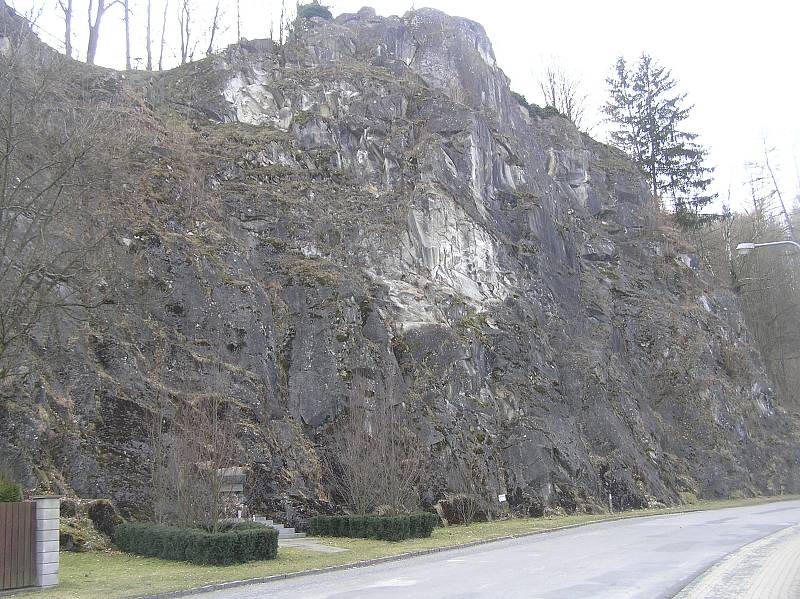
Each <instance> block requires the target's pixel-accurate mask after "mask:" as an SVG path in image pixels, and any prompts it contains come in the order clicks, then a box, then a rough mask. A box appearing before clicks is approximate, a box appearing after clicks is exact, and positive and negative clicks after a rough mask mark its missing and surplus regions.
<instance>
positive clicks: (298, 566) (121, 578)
mask: <svg viewBox="0 0 800 599" xmlns="http://www.w3.org/2000/svg"><path fill="white" fill-rule="evenodd" d="M798 498H800V497H798V496H781V497H775V498H757V499H737V500H726V501H700V502H697V503H695V504H693V505H691V506H688V507H687V506H681V507H675V508H664V509H655V510H637V511H632V512H625V513H623V514H615V515H614V516H609V515H604V514H601V515H577V516H563V517H557V518H524V519H512V520H501V521H496V522H486V523H476V524H471V525H469V526H450V527H448V528H437V529H436V530H434V532H433V535H432V536H431V537H430V538H428V539H410V540H407V541H401V542H399V543H390V542H384V541H373V540H368V539H340V538H336V539H324V540H323V541H322V542H324V543H327V544H330V545H335V546H337V547H342V548H345V549H348V550H349V551H346V552H341V553H317V552H312V551H309V550H306V549H299V548H281V549H280V550H279V551H278V558H277V559H275V560H270V561H266V562H251V563H248V564H242V565H237V566H224V567H222V566H194V565H191V564H187V563H183V562H170V561H164V560H159V559H152V558H143V557H137V556H132V555H128V554H124V553H117V552H86V553H62V554H61V584H60V585H59V586H58V587H56V588H54V589H52V590H49V591H43V592H41V591H37V592H26V593H22V594H18V595H15V597H19V598H23V597H25V598H27V597H30V598H32V599H33V598H36V599H49V598H53V599H56V598H57V599H89V598H97V597H103V598H108V599H117V598H123V597H137V596H141V595H148V594H154V593H158V592H166V591H175V590H179V589H188V588H193V587H199V586H204V585H207V584H213V583H218V582H226V581H232V580H244V579H248V578H260V577H263V576H271V575H274V574H285V573H288V572H298V571H301V570H310V569H315V568H324V567H327V566H336V565H341V564H351V563H354V562H359V561H363V560H368V559H373V558H377V557H384V556H391V555H398V554H401V553H407V552H410V551H419V550H422V549H430V548H435V547H446V546H451V545H460V544H463V543H469V542H472V541H481V540H489V539H496V538H501V537H507V536H512V535H521V534H525V533H530V532H535V531H539V530H547V529H552V528H557V527H560V526H568V525H574V524H584V523H588V522H597V521H601V520H607V519H609V518H611V517H635V516H641V515H655V514H669V513H674V512H681V511H687V510H709V509H721V508H728V507H740V506H745V505H754V504H758V503H766V502H769V501H776V500H788V499H798Z"/></svg>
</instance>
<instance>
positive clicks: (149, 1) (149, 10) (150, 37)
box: [145, 0, 153, 71]
mask: <svg viewBox="0 0 800 599" xmlns="http://www.w3.org/2000/svg"><path fill="white" fill-rule="evenodd" d="M152 9H153V2H152V0H147V39H146V40H145V42H146V44H147V70H148V71H152V70H153V35H152V12H153V10H152Z"/></svg>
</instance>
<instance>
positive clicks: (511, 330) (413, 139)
mask: <svg viewBox="0 0 800 599" xmlns="http://www.w3.org/2000/svg"><path fill="white" fill-rule="evenodd" d="M253 48H256V50H257V51H256V50H254V49H253ZM153 89H154V90H156V91H157V92H158V93H160V94H163V95H166V96H168V98H169V99H171V100H174V101H176V102H178V101H180V102H183V103H185V104H190V105H192V106H193V107H194V110H195V111H196V113H197V115H200V116H197V119H198V121H199V123H198V125H197V127H198V129H199V132H198V133H197V135H196V136H195V137H194V138H193V146H192V147H193V151H192V153H193V156H192V157H191V159H192V160H193V162H192V165H193V167H194V168H195V169H199V170H200V171H201V172H202V173H203V177H204V179H205V181H206V187H207V188H208V189H210V190H212V191H211V192H210V195H209V197H208V199H207V201H208V202H209V204H211V203H212V202H213V206H214V209H213V210H211V209H209V210H208V212H206V214H209V215H213V218H215V219H216V220H213V221H212V220H209V221H208V222H206V224H205V225H201V224H199V223H198V222H197V220H191V221H189V220H184V221H181V222H182V224H181V225H176V227H174V230H173V231H172V232H171V233H169V234H166V233H165V229H164V230H161V229H158V228H155V229H147V230H144V231H142V230H139V231H135V230H133V229H134V228H133V226H132V224H131V223H123V225H124V226H129V227H130V228H131V229H132V231H131V232H130V233H129V234H127V237H126V238H129V239H131V240H132V242H131V244H130V247H129V251H130V252H131V253H132V254H133V255H134V256H135V258H136V259H135V260H133V261H132V264H133V266H132V267H131V271H130V283H131V287H130V289H129V290H128V291H126V293H130V294H131V296H132V297H133V296H135V295H137V294H148V293H149V294H153V295H154V297H155V300H154V301H153V303H152V305H151V306H150V309H149V312H148V311H145V310H144V309H143V308H142V307H141V306H142V302H138V303H137V302H136V301H130V302H118V304H117V305H118V308H117V309H116V311H114V312H109V313H107V314H104V315H102V316H93V319H94V321H93V323H92V325H91V328H92V330H93V331H94V333H93V335H92V336H87V337H86V338H84V339H82V340H81V341H80V343H79V346H80V349H79V350H78V351H75V352H72V353H66V352H64V353H61V354H59V355H58V356H56V357H54V358H53V359H52V360H50V365H49V366H47V367H44V366H43V367H42V371H41V372H42V374H41V377H40V378H41V379H43V380H46V381H47V382H48V387H47V388H48V390H47V392H46V393H45V394H44V395H40V396H37V397H39V398H40V399H37V400H34V399H33V397H34V392H33V391H32V389H33V386H34V384H36V385H38V384H40V383H39V382H35V381H34V379H35V377H29V382H28V383H26V384H23V385H21V386H20V387H19V389H18V398H19V403H20V405H22V404H24V405H28V406H33V405H38V407H37V408H36V409H35V410H34V409H33V408H31V409H25V410H21V411H20V414H18V415H17V416H15V423H14V424H13V425H11V424H9V423H10V420H8V419H6V420H4V422H5V424H3V425H2V426H3V433H4V435H7V437H6V438H8V439H12V440H13V443H17V444H19V445H20V446H22V447H25V449H26V452H27V453H26V455H28V456H29V458H28V460H27V462H25V460H23V462H25V463H26V464H29V466H28V467H29V469H31V470H30V471H31V472H32V466H30V464H32V463H40V464H48V465H49V466H50V467H51V468H52V469H53V471H58V472H59V473H60V475H63V485H64V486H65V487H66V488H72V489H74V490H76V491H78V492H80V493H82V494H87V495H90V494H94V495H99V494H103V495H112V496H115V497H116V498H117V499H120V500H126V501H129V502H137V501H138V502H143V501H145V498H146V486H145V485H143V481H145V480H146V477H147V467H146V460H147V456H148V448H147V431H146V430H145V429H146V427H145V426H144V425H143V424H142V423H144V422H146V420H147V413H148V411H149V410H150V409H151V407H152V395H153V389H154V378H160V379H161V380H162V383H164V384H166V385H167V386H168V387H169V388H171V389H172V391H173V393H174V394H175V396H176V397H180V396H183V395H186V396H190V395H191V394H192V393H196V392H201V391H202V390H204V389H208V386H209V384H211V383H209V381H213V385H215V386H216V387H215V388H218V389H219V390H220V391H221V392H223V393H225V395H226V397H228V398H229V399H231V400H234V401H235V402H236V403H237V405H239V406H240V407H241V410H242V414H243V415H244V417H245V419H244V420H243V423H242V433H241V439H240V441H241V443H242V445H243V447H244V449H245V451H246V453H247V458H248V459H249V460H253V461H256V462H258V464H259V469H260V471H261V472H262V473H263V475H264V477H265V478H266V479H268V484H267V486H266V487H265V488H266V489H267V491H266V492H267V495H268V496H269V497H271V498H272V500H271V501H273V504H274V505H278V504H279V505H284V504H285V505H286V506H290V505H291V506H296V504H297V502H298V501H300V502H301V503H302V502H304V501H306V502H308V503H309V504H311V503H313V502H316V501H320V500H321V501H324V500H327V499H329V498H330V497H329V495H328V489H327V487H326V485H325V481H324V479H323V476H322V473H321V471H320V467H319V448H320V447H321V446H324V444H325V443H326V440H327V439H328V438H329V435H330V434H331V428H332V424H333V423H334V422H335V420H336V419H337V418H338V417H339V415H340V414H341V412H342V410H343V407H344V405H345V393H346V389H347V385H348V380H349V378H350V374H351V373H352V372H353V371H354V370H356V369H358V370H359V372H362V373H366V374H367V376H368V377H369V378H371V379H372V380H374V381H375V382H376V384H385V385H399V386H400V387H401V388H403V389H404V390H405V393H404V401H406V402H407V403H408V404H409V405H410V406H412V407H413V410H414V414H415V426H416V428H417V432H418V433H419V435H420V438H421V439H423V441H424V442H425V443H426V444H427V445H428V446H429V448H430V462H431V468H430V471H431V473H432V477H431V480H430V481H429V484H428V487H429V488H428V489H427V491H426V494H425V499H426V500H427V501H429V502H430V503H433V502H435V500H436V499H437V498H439V497H441V496H442V494H443V493H444V492H445V491H446V490H448V489H453V488H458V486H459V481H458V480H457V477H458V475H456V474H454V473H456V472H463V471H465V469H466V470H469V471H472V472H474V473H475V476H476V477H477V479H478V480H479V481H480V486H481V488H482V489H484V491H485V495H486V498H487V499H488V498H491V497H496V495H497V494H498V493H505V494H507V496H508V497H509V501H510V504H511V506H512V508H513V509H514V510H516V511H518V512H524V513H529V514H541V513H544V512H545V511H546V510H548V509H551V508H560V509H565V510H568V511H573V510H593V509H600V506H603V505H606V504H607V497H608V495H609V494H611V495H612V500H613V502H614V505H615V508H626V507H639V506H645V505H648V504H650V503H653V502H656V501H660V502H664V503H674V502H676V501H678V500H679V498H680V497H681V494H695V495H708V496H722V495H730V494H735V493H739V494H753V493H767V492H773V493H774V492H782V491H790V490H797V485H798V481H799V480H800V478H798V476H797V473H798V472H797V467H798V456H797V453H796V450H793V449H792V445H791V431H792V429H791V425H790V422H789V421H788V419H787V416H786V414H785V412H783V411H782V410H781V409H780V407H779V406H780V400H779V398H774V397H773V395H772V392H771V390H770V388H769V382H768V380H767V379H766V376H765V374H764V371H763V369H762V368H761V366H760V364H759V359H758V356H757V354H756V353H755V352H754V350H753V349H752V348H751V347H750V346H749V345H748V344H747V341H746V330H745V327H744V324H743V322H742V317H741V314H740V313H739V311H738V309H737V307H736V302H735V298H733V297H732V296H731V295H730V293H729V292H728V291H725V290H723V289H719V288H717V287H715V285H714V283H713V281H711V280H710V279H708V278H707V277H706V275H705V274H704V273H703V272H701V271H700V270H698V267H697V264H696V263H695V262H693V261H691V260H688V261H686V260H682V259H681V257H680V256H679V255H677V254H676V253H675V252H674V251H673V250H672V249H671V247H672V246H673V244H675V243H680V242H679V237H680V236H679V235H678V233H677V232H675V231H674V230H672V229H671V228H670V227H669V226H668V225H666V224H663V223H661V222H660V221H659V220H658V218H657V216H656V212H655V204H654V202H653V200H652V198H651V197H650V196H649V194H648V191H647V185H646V183H645V182H644V180H643V178H642V175H641V174H640V173H639V172H637V171H636V169H635V168H634V167H633V166H632V165H631V164H630V163H629V162H628V161H627V160H626V159H625V157H624V155H622V154H621V152H619V151H618V150H615V149H613V148H610V147H608V146H605V145H603V144H600V143H598V142H596V141H594V140H592V139H590V138H589V137H587V136H585V135H583V134H581V133H580V132H578V131H577V130H576V129H575V128H574V127H573V126H572V124H571V123H569V122H566V121H564V120H562V119H560V118H549V119H545V120H535V119H532V118H531V117H530V116H529V115H528V113H527V111H525V110H523V109H522V107H521V106H519V105H517V104H516V102H515V101H514V100H513V98H512V96H511V94H510V90H509V82H508V79H507V78H506V77H505V75H504V74H503V72H502V71H501V70H500V69H499V67H498V66H497V64H496V61H495V58H494V54H493V52H492V48H491V44H490V42H489V40H488V39H487V37H486V35H485V33H484V31H483V29H482V28H481V27H480V25H478V24H476V23H473V22H470V21H466V20H463V19H457V18H452V17H449V16H447V15H444V14H443V13H440V12H437V11H434V10H429V9H424V10H419V11H415V12H412V13H408V14H407V15H405V16H404V17H402V18H399V17H389V18H381V17H376V16H375V13H374V11H369V10H362V11H360V12H359V13H358V14H351V15H342V16H340V17H338V18H337V19H336V20H335V21H334V22H324V21H321V20H313V21H309V22H308V23H307V25H306V28H305V29H303V30H301V31H298V32H296V35H295V37H294V38H293V39H292V40H291V41H290V42H289V43H288V44H287V46H286V47H285V48H283V49H273V48H272V46H271V45H264V46H263V49H262V46H253V45H252V44H250V45H248V46H247V47H238V46H237V47H231V48H229V49H228V51H227V52H225V53H223V54H222V55H219V56H217V57H213V58H211V59H209V60H207V61H203V62H202V63H199V64H197V65H189V66H187V67H184V68H183V69H182V70H178V71H176V72H172V73H166V74H164V75H162V76H161V79H159V80H158V81H156V82H155V84H154V85H153ZM151 93H152V94H155V93H156V92H151ZM152 101H153V103H154V105H156V106H158V102H157V100H156V99H155V98H152ZM157 110H158V108H157ZM184 155H185V153H184ZM155 160H157V161H158V164H161V165H166V164H175V161H177V160H178V159H177V158H176V157H175V154H174V153H172V152H166V153H164V152H161V153H160V154H159V155H158V156H157V157H156V158H155ZM165 185H166V187H167V190H166V193H167V194H170V193H172V192H171V191H170V190H171V188H170V185H172V184H171V183H165ZM174 209H175V210H176V211H177V210H178V207H177V206H176V207H175V208H174ZM208 218H209V219H211V218H212V217H208ZM204 222H205V221H204ZM164 226H165V228H166V225H164ZM204 226H205V227H206V228H205V229H204V228H203V227H204ZM144 265H146V267H145V266H144ZM132 297H131V299H132ZM123 323H127V324H125V326H123ZM160 333H164V334H166V335H168V336H169V337H170V338H171V339H173V340H174V342H173V344H172V345H171V348H172V349H171V351H170V356H169V362H168V364H169V367H168V369H167V370H166V371H165V372H162V373H160V374H159V375H158V377H156V375H154V374H153V373H152V372H149V373H148V372H146V371H147V368H149V364H150V362H151V358H150V356H151V355H152V353H153V347H154V344H155V339H156V338H157V335H158V334H160ZM723 353H725V354H726V355H730V354H731V353H734V354H736V355H737V356H739V357H740V361H739V362H738V365H739V367H740V370H738V371H736V372H732V371H729V370H726V363H725V360H724V359H723V358H722V355H723ZM219 356H221V358H220V357H219ZM36 402H38V404H36ZM43 414H45V415H46V416H43ZM48 418H50V419H54V420H56V419H57V420H59V421H60V423H61V424H60V425H59V427H58V431H59V432H58V433H57V434H56V435H55V438H53V439H50V440H49V441H46V440H44V439H42V438H41V437H31V438H28V437H25V434H26V433H27V432H28V431H30V430H32V429H36V428H37V427H38V428H46V425H43V424H42V423H43V422H44V421H45V420H46V419H48ZM20 468H23V466H20ZM31 479H32V475H31ZM287 509H289V508H288V507H287ZM292 509H294V507H292Z"/></svg>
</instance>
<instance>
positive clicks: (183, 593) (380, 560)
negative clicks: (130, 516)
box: [134, 497, 797, 599]
mask: <svg viewBox="0 0 800 599" xmlns="http://www.w3.org/2000/svg"><path fill="white" fill-rule="evenodd" d="M796 499H797V498H796V497H792V498H787V499H778V500H776V501H765V502H764V504H768V503H780V502H781V501H793V500H796ZM764 504H761V503H756V504H753V505H764ZM717 509H733V508H727V507H723V508H712V509H702V508H695V509H691V508H689V509H685V510H679V511H675V512H669V513H667V514H630V515H620V516H614V517H610V518H603V519H600V520H595V521H593V522H580V523H578V524H566V525H564V526H556V527H555V528H546V529H542V530H532V531H530V532H522V533H517V534H513V535H506V536H503V537H494V538H491V539H480V540H478V541H470V542H469V543H460V544H458V545H446V546H443V547H431V548H429V549H419V550H417V551H408V552H406V553H398V554H397V555H387V556H384V557H376V558H373V559H368V560H362V561H358V562H352V563H349V564H340V565H336V566H326V567H325V568H314V569H313V570H300V571H298V572H287V573H285V574H273V575H271V576H263V577H259V578H247V579H244V580H231V581H228V582H219V583H215V584H209V585H205V586H202V587H195V588H191V589H182V590H178V591H168V592H165V593H156V594H155V595H140V596H137V597H135V598H134V599H173V598H176V597H190V596H192V595H199V594H201V593H210V592H213V591H224V590H226V589H234V588H237V587H242V586H249V585H254V584H264V583H268V582H276V581H279V580H288V579H291V578H300V577H302V576H315V575H318V574H326V573H328V572H340V571H342V570H353V569H356V568H366V567H368V566H374V565H377V564H385V563H388V562H396V561H400V560H404V559H409V558H412V557H418V556H422V555H431V554H434V553H442V552H445V551H455V550H458V549H468V548H470V547H478V546H480V545H488V544H489V543H499V542H501V541H512V540H514V539H523V538H525V537H532V536H535V535H541V534H546V533H551V532H558V531H561V530H569V529H572V528H581V527H583V526H591V525H593V524H603V523H605V522H619V521H620V520H633V519H635V518H664V517H667V516H677V515H680V514H691V513H694V512H710V511H716V510H717Z"/></svg>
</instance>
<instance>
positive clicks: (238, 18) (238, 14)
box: [236, 0, 242, 44]
mask: <svg viewBox="0 0 800 599" xmlns="http://www.w3.org/2000/svg"><path fill="white" fill-rule="evenodd" d="M241 8H242V7H241V1H240V0H236V43H237V44H238V43H239V42H240V41H242V12H241Z"/></svg>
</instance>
